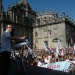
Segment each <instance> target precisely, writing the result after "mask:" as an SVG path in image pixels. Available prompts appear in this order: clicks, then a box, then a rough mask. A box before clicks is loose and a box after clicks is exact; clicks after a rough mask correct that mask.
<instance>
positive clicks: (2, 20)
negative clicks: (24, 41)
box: [0, 0, 75, 49]
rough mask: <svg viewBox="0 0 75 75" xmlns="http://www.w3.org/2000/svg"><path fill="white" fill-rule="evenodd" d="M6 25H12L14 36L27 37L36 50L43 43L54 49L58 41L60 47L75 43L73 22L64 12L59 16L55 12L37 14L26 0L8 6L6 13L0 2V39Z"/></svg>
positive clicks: (74, 23) (74, 25)
mask: <svg viewBox="0 0 75 75" xmlns="http://www.w3.org/2000/svg"><path fill="white" fill-rule="evenodd" d="M6 24H11V25H13V32H14V36H23V35H27V36H28V38H29V40H30V42H31V43H32V46H33V48H36V49H43V48H44V45H43V42H46V44H47V45H48V47H52V48H56V43H57V40H58V39H59V40H60V41H61V45H62V47H65V46H66V45H68V46H69V45H70V46H72V45H73V44H74V42H75V22H74V21H73V20H71V19H70V18H69V17H68V16H67V15H66V14H65V13H64V12H62V13H61V16H58V13H57V12H56V11H50V12H44V13H41V14H38V13H37V12H36V11H34V10H32V8H31V7H30V5H29V3H28V2H27V1H26V0H20V1H19V2H17V3H15V4H14V5H12V6H9V7H8V9H7V11H6V12H4V10H3V7H2V0H0V37H1V34H2V33H3V31H4V30H5V28H4V27H5V25H6Z"/></svg>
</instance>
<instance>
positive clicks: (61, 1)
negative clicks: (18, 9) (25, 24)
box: [2, 0, 75, 20]
mask: <svg viewBox="0 0 75 75" xmlns="http://www.w3.org/2000/svg"><path fill="white" fill-rule="evenodd" d="M18 1H20V0H2V4H3V6H4V10H5V11H6V10H7V8H8V7H9V5H10V6H13V4H15V3H16V2H18ZM27 1H28V2H29V4H30V6H31V8H32V9H33V10H36V9H37V11H38V12H41V10H43V12H46V10H48V12H50V9H51V10H52V11H54V10H56V11H57V12H58V15H59V16H60V15H61V13H62V12H63V11H64V12H65V14H66V15H68V16H69V17H71V19H73V20H75V0H27Z"/></svg>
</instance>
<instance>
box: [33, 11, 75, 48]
mask: <svg viewBox="0 0 75 75" xmlns="http://www.w3.org/2000/svg"><path fill="white" fill-rule="evenodd" d="M33 39H34V40H33V43H34V45H35V46H34V47H35V48H38V49H43V48H44V44H43V42H46V44H47V45H48V47H52V48H56V43H57V41H58V39H59V40H60V42H61V46H62V47H63V48H64V47H66V46H72V45H73V44H74V41H75V23H74V21H72V20H70V18H68V16H67V15H65V13H64V12H62V13H61V16H58V14H57V12H56V11H50V12H49V13H47V12H46V13H42V14H41V15H38V16H37V19H36V24H35V25H34V26H33Z"/></svg>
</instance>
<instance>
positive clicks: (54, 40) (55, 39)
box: [52, 38, 61, 42]
mask: <svg viewBox="0 0 75 75" xmlns="http://www.w3.org/2000/svg"><path fill="white" fill-rule="evenodd" d="M58 39H59V38H54V39H53V40H52V42H58ZM59 40H60V39H59ZM60 42H61V40H60Z"/></svg>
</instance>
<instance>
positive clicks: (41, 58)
mask: <svg viewBox="0 0 75 75" xmlns="http://www.w3.org/2000/svg"><path fill="white" fill-rule="evenodd" d="M62 51H63V54H62ZM17 56H18V57H20V55H19V54H18V53H17ZM23 56H24V57H23V58H24V59H25V63H26V64H27V65H34V66H42V65H44V64H50V63H55V62H61V61H75V53H74V48H73V47H70V48H65V49H63V48H62V49H59V54H58V56H57V54H56V49H52V53H51V52H50V51H45V50H44V49H42V50H33V54H30V53H29V52H28V50H24V53H23ZM69 73H75V63H74V62H73V63H72V64H71V65H70V67H69Z"/></svg>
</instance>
